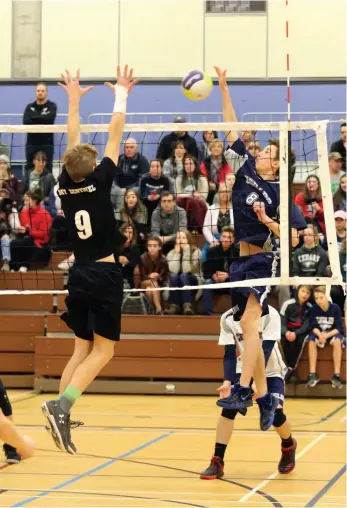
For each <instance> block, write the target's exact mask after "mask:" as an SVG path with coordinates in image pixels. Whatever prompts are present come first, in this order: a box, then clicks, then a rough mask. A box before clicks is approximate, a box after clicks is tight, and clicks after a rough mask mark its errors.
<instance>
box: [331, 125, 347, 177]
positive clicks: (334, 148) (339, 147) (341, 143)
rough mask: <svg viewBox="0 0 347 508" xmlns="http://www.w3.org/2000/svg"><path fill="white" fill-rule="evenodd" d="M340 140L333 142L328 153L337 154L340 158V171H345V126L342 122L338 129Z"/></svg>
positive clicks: (346, 143)
mask: <svg viewBox="0 0 347 508" xmlns="http://www.w3.org/2000/svg"><path fill="white" fill-rule="evenodd" d="M340 132H341V139H339V140H338V141H335V142H334V143H333V144H332V145H331V148H330V152H337V153H339V154H341V156H342V169H343V170H344V171H346V146H347V126H346V122H343V123H342V124H341V127H340Z"/></svg>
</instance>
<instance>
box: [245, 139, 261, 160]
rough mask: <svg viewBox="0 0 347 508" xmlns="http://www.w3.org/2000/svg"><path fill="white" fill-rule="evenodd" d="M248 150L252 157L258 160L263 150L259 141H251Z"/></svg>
mask: <svg viewBox="0 0 347 508" xmlns="http://www.w3.org/2000/svg"><path fill="white" fill-rule="evenodd" d="M247 150H248V151H249V153H250V154H251V155H252V157H254V158H256V157H258V155H259V153H260V152H261V150H262V148H261V144H260V143H259V142H258V141H251V142H250V143H249V144H248V147H247Z"/></svg>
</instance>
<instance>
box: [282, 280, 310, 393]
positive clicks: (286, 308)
mask: <svg viewBox="0 0 347 508" xmlns="http://www.w3.org/2000/svg"><path fill="white" fill-rule="evenodd" d="M311 295H312V288H311V286H305V285H301V286H299V287H298V292H297V296H296V298H291V299H290V300H287V301H286V302H284V304H283V305H282V308H281V344H282V350H283V354H284V359H285V362H286V365H287V367H288V372H287V375H286V382H287V383H288V382H289V380H290V378H291V377H292V376H293V375H294V374H295V371H296V368H297V366H298V363H299V360H300V357H301V354H302V351H303V349H304V344H305V339H306V338H307V337H308V332H309V331H310V309H311V307H312V305H311V303H310V302H309V300H310V298H311Z"/></svg>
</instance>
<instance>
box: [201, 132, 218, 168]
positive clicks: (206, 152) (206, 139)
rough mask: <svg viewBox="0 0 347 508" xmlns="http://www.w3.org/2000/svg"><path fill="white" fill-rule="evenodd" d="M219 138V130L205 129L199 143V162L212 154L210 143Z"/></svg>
mask: <svg viewBox="0 0 347 508" xmlns="http://www.w3.org/2000/svg"><path fill="white" fill-rule="evenodd" d="M217 138H218V134H217V131H204V132H203V133H202V141H201V142H200V143H199V144H198V151H199V162H202V161H203V160H204V159H206V157H209V156H210V155H211V152H210V143H211V141H213V140H214V139H217Z"/></svg>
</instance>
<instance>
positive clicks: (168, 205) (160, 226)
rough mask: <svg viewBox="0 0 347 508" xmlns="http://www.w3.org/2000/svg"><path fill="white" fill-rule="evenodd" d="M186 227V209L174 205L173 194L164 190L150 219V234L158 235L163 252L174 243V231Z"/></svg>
mask: <svg viewBox="0 0 347 508" xmlns="http://www.w3.org/2000/svg"><path fill="white" fill-rule="evenodd" d="M186 229H187V215H186V211H185V210H184V209H183V208H181V207H179V206H177V205H176V198H175V196H174V194H172V193H170V192H167V191H164V192H163V193H162V195H161V197H160V205H158V206H157V208H156V209H155V210H154V212H153V214H152V219H151V233H152V235H156V236H160V238H161V241H162V242H163V247H162V249H163V254H166V253H167V252H169V250H170V249H172V247H173V246H174V245H175V239H176V233H177V232H178V231H185V230H186Z"/></svg>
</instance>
